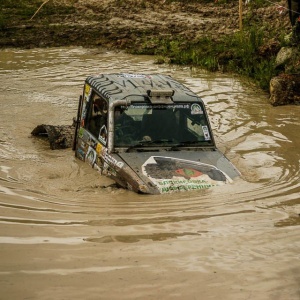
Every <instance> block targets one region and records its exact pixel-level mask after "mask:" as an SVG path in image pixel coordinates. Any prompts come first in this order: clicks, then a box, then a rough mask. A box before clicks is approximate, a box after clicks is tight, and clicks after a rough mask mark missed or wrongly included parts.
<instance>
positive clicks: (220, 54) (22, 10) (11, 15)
mask: <svg viewBox="0 0 300 300" xmlns="http://www.w3.org/2000/svg"><path fill="white" fill-rule="evenodd" d="M184 1H185V0H165V3H166V4H167V3H171V2H184ZM45 2H46V1H43V0H22V1H21V0H19V1H15V0H1V4H0V7H1V11H0V30H1V29H2V30H3V29H5V28H6V27H12V26H17V25H18V24H23V23H26V22H28V20H30V18H32V17H33V16H34V14H35V13H36V12H37V10H38V9H39V8H40V7H41V5H43V4H45ZM63 2H65V3H64V4H62V1H55V0H52V1H51V0H48V1H47V3H46V4H45V5H43V8H42V9H40V11H39V12H38V15H39V23H40V24H43V25H44V26H47V24H48V21H49V18H51V22H52V23H53V21H55V20H56V18H57V20H61V19H62V17H64V16H68V15H71V14H73V13H75V12H74V11H75V8H74V3H75V2H76V0H68V1H63ZM123 2H124V3H125V2H126V1H123V0H116V3H118V4H119V5H122V3H123ZM145 2H146V1H143V0H140V1H139V5H146V4H145ZM192 2H193V3H196V2H197V3H209V2H210V3H211V0H190V1H189V3H192ZM124 3H123V4H124ZM232 3H235V5H238V3H237V1H236V0H234V1H233V0H218V1H217V2H216V3H215V5H216V6H217V5H226V4H229V5H232ZM125 4H126V3H125ZM125 4H124V5H125ZM268 4H269V3H268V2H266V1H263V0H251V2H250V7H249V8H248V10H247V11H248V12H247V16H246V17H244V19H243V30H241V31H236V32H233V33H231V34H229V35H225V34H224V35H220V36H216V37H214V36H212V35H211V34H210V33H209V32H208V33H207V34H206V35H202V36H201V37H200V38H198V39H197V38H195V39H193V40H187V39H186V38H185V37H184V36H178V35H174V36H171V35H169V36H159V35H157V36H155V37H154V35H153V34H152V35H151V34H147V33H145V34H144V36H141V37H139V45H135V46H134V47H131V48H127V49H126V48H125V50H127V51H129V52H131V53H134V54H150V55H156V56H157V61H158V62H170V63H174V64H181V65H193V66H197V67H200V68H203V69H207V70H209V71H217V70H220V71H224V72H232V73H236V74H239V75H241V76H244V77H248V78H251V79H252V80H253V81H255V83H256V84H257V85H258V86H260V87H261V88H262V89H264V90H268V89H269V82H270V80H271V78H272V77H274V76H276V75H277V74H278V73H279V70H277V69H276V66H275V58H276V55H277V53H278V51H279V49H280V48H281V47H283V46H285V45H286V41H285V39H284V37H285V36H286V35H287V33H288V32H286V29H285V28H284V27H282V28H279V29H278V28H273V27H272V24H262V22H261V18H260V17H259V16H257V15H256V13H255V11H256V9H257V8H259V7H262V6H266V5H268ZM221 25H223V24H221ZM53 30H54V29H53ZM57 30H59V28H57Z"/></svg>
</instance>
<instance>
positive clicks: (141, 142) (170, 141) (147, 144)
mask: <svg viewBox="0 0 300 300" xmlns="http://www.w3.org/2000/svg"><path fill="white" fill-rule="evenodd" d="M172 142H173V141H172V140H154V141H139V142H138V143H137V144H134V145H131V146H130V147H128V148H127V150H126V152H130V151H131V150H132V149H136V148H140V147H144V146H146V147H147V146H149V145H150V146H152V145H159V146H161V144H165V143H172Z"/></svg>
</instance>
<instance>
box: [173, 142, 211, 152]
mask: <svg viewBox="0 0 300 300" xmlns="http://www.w3.org/2000/svg"><path fill="white" fill-rule="evenodd" d="M207 142H208V141H184V142H180V143H178V144H177V145H174V146H173V147H171V149H170V150H171V151H173V150H177V151H178V150H180V148H181V147H187V146H195V145H196V146H199V147H202V146H204V145H203V143H207Z"/></svg>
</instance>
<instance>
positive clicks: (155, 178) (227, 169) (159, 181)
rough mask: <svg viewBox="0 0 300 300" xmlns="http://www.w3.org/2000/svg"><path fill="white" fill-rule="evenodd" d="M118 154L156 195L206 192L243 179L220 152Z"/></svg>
mask: <svg viewBox="0 0 300 300" xmlns="http://www.w3.org/2000/svg"><path fill="white" fill-rule="evenodd" d="M118 155H119V156H120V158H122V160H123V161H124V162H125V163H126V164H127V165H128V166H130V168H131V169H132V170H133V171H134V172H135V173H136V174H137V175H138V176H139V177H140V178H141V180H143V182H145V184H146V185H147V186H148V187H149V189H151V190H153V189H154V190H156V193H168V192H173V191H181V190H182V191H184V190H196V189H206V188H210V187H213V186H218V185H222V184H226V183H229V182H231V181H232V179H233V178H235V177H236V176H239V172H238V170H237V169H236V168H235V167H234V166H233V165H232V164H231V162H230V161H229V160H228V159H227V158H226V157H225V156H224V155H223V154H222V153H221V152H220V151H219V150H209V151H200V152H199V151H197V152H196V151H166V152H165V151H163V152H157V151H153V152H131V153H126V152H125V153H119V154H118Z"/></svg>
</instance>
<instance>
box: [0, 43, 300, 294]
mask: <svg viewBox="0 0 300 300" xmlns="http://www.w3.org/2000/svg"><path fill="white" fill-rule="evenodd" d="M103 72H139V73H164V74H169V75H171V76H173V77H174V78H176V79H178V80H180V81H181V82H183V83H184V84H186V85H187V86H188V87H190V88H191V89H192V90H194V91H195V92H196V93H198V94H199V95H200V96H201V97H202V98H203V100H204V102H205V103H206V105H207V109H208V112H209V114H210V120H211V123H212V127H213V129H214V132H215V138H216V141H217V144H218V146H219V148H220V149H221V150H222V151H223V152H225V154H226V155H227V156H228V157H229V158H230V159H231V160H232V162H233V163H234V164H235V165H236V166H237V168H238V169H239V170H240V172H241V174H242V176H241V178H240V179H237V180H235V181H234V182H233V183H232V184H230V185H226V186H222V187H218V188H215V189H212V190H203V191H196V192H185V193H176V194H167V195H159V196H143V195H137V194H134V193H132V192H130V191H126V190H123V189H117V188H115V187H112V186H110V185H111V183H112V181H110V180H109V179H108V178H106V177H99V176H95V175H96V174H95V173H94V172H93V171H92V170H91V169H90V168H89V166H87V165H85V164H83V163H82V162H80V161H78V160H76V159H75V157H74V153H73V152H72V150H71V149H66V150H56V151H52V150H50V149H49V145H48V143H47V141H43V140H40V139H36V138H33V137H31V136H30V132H31V130H32V129H33V128H34V127H35V126H36V125H39V124H56V125H59V124H60V125H62V124H66V125H69V124H70V123H71V120H72V118H73V117H74V116H75V115H76V109H77V100H78V97H79V95H80V94H81V89H82V84H83V81H84V79H85V77H86V76H88V75H91V74H98V73H103ZM0 82H1V86H0V91H1V96H0V97H1V112H0V114H1V124H0V127H1V130H0V290H1V293H0V299H49V300H50V299H51V300H52V299H56V300H60V299H204V300H206V299H223V300H227V299H228V300H232V299H256V300H260V299H272V300H273V299H276V300H278V299H283V300H294V299H295V300H296V299H298V300H299V299H300V216H299V214H300V182H299V178H300V171H299V167H300V151H299V149H300V139H299V132H300V107H299V106H286V107H272V106H271V105H269V104H268V101H267V95H265V94H263V93H261V92H260V91H257V90H255V88H253V87H250V86H249V85H247V84H245V83H241V82H240V81H239V80H237V79H235V78H233V77H230V76H228V75H224V74H210V73H206V72H199V71H197V70H191V69H189V68H179V67H174V66H172V67H170V66H159V65H155V64H153V58H152V57H147V56H131V55H127V54H122V53H114V52H109V51H104V50H103V51H101V50H93V49H82V48H50V49H31V50H13V49H8V50H1V51H0Z"/></svg>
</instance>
